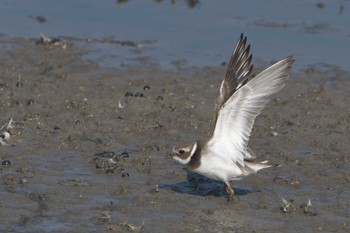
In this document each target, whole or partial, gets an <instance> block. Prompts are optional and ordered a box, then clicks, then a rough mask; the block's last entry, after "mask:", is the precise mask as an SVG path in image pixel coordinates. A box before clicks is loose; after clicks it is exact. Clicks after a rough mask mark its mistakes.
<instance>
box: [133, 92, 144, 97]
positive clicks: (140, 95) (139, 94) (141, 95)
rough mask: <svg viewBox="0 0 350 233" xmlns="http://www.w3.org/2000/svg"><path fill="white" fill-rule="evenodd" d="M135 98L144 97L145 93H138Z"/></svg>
mask: <svg viewBox="0 0 350 233" xmlns="http://www.w3.org/2000/svg"><path fill="white" fill-rule="evenodd" d="M134 96H135V97H143V93H142V92H136V93H135V95H134Z"/></svg>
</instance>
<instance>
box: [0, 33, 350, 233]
mask: <svg viewBox="0 0 350 233" xmlns="http://www.w3.org/2000/svg"><path fill="white" fill-rule="evenodd" d="M2 40H5V39H4V38H2ZM4 43H6V49H4V50H1V57H2V59H1V61H0V90H1V99H0V111H1V117H0V123H1V124H0V125H3V124H5V123H7V122H8V121H9V120H10V119H11V118H13V120H14V122H17V125H16V127H14V128H13V129H11V139H10V140H9V142H8V144H9V145H8V146H1V147H0V148H1V154H0V159H1V162H4V161H5V160H8V161H10V164H8V165H2V166H1V168H0V176H1V186H0V187H1V188H0V192H1V202H0V205H1V211H0V226H1V227H0V231H1V232H8V231H15V232H37V231H43V232H63V231H69V232H86V231H96V232H101V231H115V232H120V231H143V232H163V231H167V232H181V231H182V232H194V231H199V232H220V231H221V232H253V231H255V232H314V231H320V232H347V231H349V224H350V222H349V211H348V209H349V207H350V206H349V205H350V204H349V203H350V192H349V188H348V187H349V184H350V172H349V171H350V164H349V163H350V162H349V160H350V159H349V153H350V146H349V145H350V141H349V138H350V134H349V132H350V130H349V125H350V113H349V112H350V111H349V110H350V109H349V104H348V103H349V102H350V94H349V91H348V90H349V89H350V77H349V74H348V73H346V72H344V71H343V70H341V69H339V68H337V67H333V66H323V67H310V68H309V69H307V70H305V71H299V72H297V73H293V74H292V77H291V78H290V80H289V81H288V83H287V86H286V87H285V88H284V89H283V91H281V92H280V93H279V94H278V95H277V96H275V97H274V98H273V100H272V101H271V102H270V103H269V104H268V106H267V107H266V109H265V110H264V111H263V112H262V114H261V115H260V116H259V118H258V119H257V122H256V125H255V128H254V130H253V134H252V137H251V141H250V146H251V148H252V149H253V150H254V151H255V153H256V154H257V155H258V156H259V158H260V159H261V160H265V159H267V160H270V161H273V162H275V163H280V164H282V167H280V168H275V169H270V170H266V171H262V172H260V173H259V174H257V175H254V176H250V177H247V178H246V179H244V180H241V181H237V182H234V183H233V184H232V185H233V187H234V188H235V190H236V191H237V193H238V194H239V195H238V200H235V201H234V202H233V203H231V204H227V202H226V196H225V193H224V192H223V191H224V188H223V184H221V183H218V182H213V181H209V180H207V179H203V178H201V177H194V178H193V177H192V175H191V174H187V172H186V171H185V170H183V169H182V166H181V165H179V164H177V163H176V162H175V161H172V160H170V159H169V158H168V155H169V153H170V151H171V148H172V146H173V145H174V144H176V142H177V141H179V140H196V139H198V138H199V137H201V136H203V135H205V134H206V132H207V129H208V127H209V125H210V119H211V114H212V110H213V108H214V98H215V97H216V94H217V92H218V88H219V85H220V83H221V80H222V77H223V75H224V72H225V67H203V68H189V69H182V70H177V71H170V70H162V69H160V68H159V67H153V66H145V67H142V68H139V67H130V68H128V69H111V68H101V67H99V66H98V65H97V64H95V63H92V62H87V61H85V60H83V59H82V56H83V55H84V50H82V49H80V48H78V47H77V46H75V45H74V44H73V45H72V46H69V47H67V48H62V47H61V46H40V45H35V41H34V40H25V39H21V38H18V39H12V40H9V39H6V41H5V42H4ZM9 48H11V49H9ZM127 93H129V94H127ZM131 93H132V95H131ZM136 93H139V94H136ZM141 93H142V96H141ZM124 151H126V152H127V153H128V157H125V158H124V157H119V156H117V155H121V154H122V152H124ZM103 152H107V154H104V155H105V156H102V155H103V154H101V153H103ZM108 152H113V153H114V154H113V153H110V154H109V153H108ZM97 155H98V156H97ZM96 156H97V157H99V159H100V158H102V160H103V159H106V160H107V161H108V160H109V159H112V165H113V164H114V163H113V162H115V164H117V165H118V166H117V168H116V169H115V170H113V171H114V172H106V170H103V169H105V168H106V167H104V166H103V163H102V165H101V164H100V165H99V167H96V163H94V158H95V159H96ZM115 156H116V157H115ZM113 160H115V161H113ZM95 162H96V160H95ZM109 165H111V164H109ZM109 165H108V163H107V169H108V168H110V167H109ZM119 168H121V169H120V170H118V169H119ZM123 173H127V174H128V175H122V174H123ZM282 198H283V199H284V200H286V201H290V200H293V205H294V207H295V210H293V211H282V210H281V207H282V208H283V207H284V205H285V203H283V201H282V200H283V199H282ZM309 200H310V202H311V203H312V208H314V210H315V213H316V214H309V213H310V212H311V210H312V209H310V208H311V206H308V201H309ZM311 213H312V212H311Z"/></svg>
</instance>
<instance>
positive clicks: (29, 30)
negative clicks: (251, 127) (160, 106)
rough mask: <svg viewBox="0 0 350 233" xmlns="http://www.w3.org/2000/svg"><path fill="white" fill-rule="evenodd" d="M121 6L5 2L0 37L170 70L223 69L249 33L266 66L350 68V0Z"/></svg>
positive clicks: (108, 61) (116, 62)
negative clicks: (65, 43) (75, 45)
mask: <svg viewBox="0 0 350 233" xmlns="http://www.w3.org/2000/svg"><path fill="white" fill-rule="evenodd" d="M117 2H118V1H102V2H98V3H97V2H96V1H82V0H76V1H56V2H51V1H50V2H48V1H44V0H39V1H38V0H35V1H32V0H29V1H13V0H11V1H4V2H3V4H2V7H1V8H0V28H1V30H0V32H1V33H4V34H6V35H8V36H12V37H18V36H19V37H31V38H38V37H39V35H40V33H44V34H46V35H48V36H60V37H69V38H70V39H72V37H74V38H75V40H76V41H81V42H82V39H83V41H84V40H85V41H87V40H88V39H91V40H90V41H91V42H90V43H85V44H87V46H89V48H90V49H91V52H90V53H89V54H87V55H86V56H87V57H88V58H90V59H92V60H94V61H98V62H99V64H101V65H104V66H109V67H116V66H120V65H123V66H125V65H135V64H140V63H141V64H143V63H145V62H146V63H147V64H150V63H151V64H160V65H161V66H163V67H167V68H169V67H174V66H175V67H178V66H179V67H180V68H184V67H189V66H193V65H194V66H200V67H202V66H204V65H214V66H216V65H220V64H221V63H222V62H226V61H227V60H228V58H229V55H230V52H231V51H232V48H233V46H234V43H235V41H236V39H237V38H238V36H239V34H240V33H242V32H243V33H245V34H246V35H247V36H248V38H249V41H250V42H251V43H252V46H253V47H252V48H253V51H254V55H255V63H257V64H259V65H261V64H262V63H264V62H266V61H270V60H273V59H279V58H282V57H284V56H286V55H289V54H292V55H294V56H295V57H296V60H297V63H296V67H298V68H305V67H307V66H308V65H310V64H317V63H327V64H331V65H339V66H340V67H342V68H343V69H346V70H349V69H350V67H349V62H348V54H349V52H350V49H349V48H350V47H349V39H350V29H349V27H348V18H349V9H350V3H349V1H342V0H340V1H324V2H320V1H313V0H312V1H310V0H309V1H297V2H289V1H277V0H275V1H265V2H264V3H261V2H260V1H228V0H219V1H199V3H198V4H195V5H194V7H192V8H191V7H189V5H188V3H187V2H189V1H184V0H183V1H175V2H176V3H175V4H172V3H171V1H160V3H157V2H156V1H126V3H120V4H117ZM194 2H195V1H194ZM62 12H64V13H62ZM40 16H41V17H43V18H44V19H45V21H44V22H42V23H40V22H39V20H40V19H37V17H40ZM120 41H130V42H134V43H136V46H130V45H129V46H128V45H124V46H122V45H120V44H119V43H117V42H120ZM264 64H266V63H264Z"/></svg>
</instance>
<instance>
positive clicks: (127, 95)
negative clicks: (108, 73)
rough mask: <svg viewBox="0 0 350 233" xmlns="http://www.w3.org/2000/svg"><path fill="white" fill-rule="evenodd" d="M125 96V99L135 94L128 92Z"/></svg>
mask: <svg viewBox="0 0 350 233" xmlns="http://www.w3.org/2000/svg"><path fill="white" fill-rule="evenodd" d="M124 96H125V97H129V96H134V93H132V92H131V91H127V92H126V93H125V95H124Z"/></svg>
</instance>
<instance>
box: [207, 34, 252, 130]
mask: <svg viewBox="0 0 350 233" xmlns="http://www.w3.org/2000/svg"><path fill="white" fill-rule="evenodd" d="M246 43H247V37H245V36H244V35H243V34H241V36H240V37H239V40H238V42H237V44H236V47H235V49H234V50H233V53H232V56H231V58H230V61H229V63H228V66H227V70H226V75H225V78H224V80H223V81H222V83H221V87H220V93H219V95H218V97H217V98H216V104H215V112H214V120H213V122H212V127H211V129H210V131H209V133H210V134H211V133H213V131H214V128H215V124H216V120H217V117H218V112H219V110H220V108H221V106H222V105H223V104H224V103H225V102H226V101H227V100H228V99H229V98H230V97H231V96H232V94H233V93H234V92H235V91H236V90H237V89H239V88H240V87H242V86H243V85H244V84H245V83H247V82H248V80H249V78H250V73H251V71H252V69H253V65H252V64H251V60H252V55H251V54H250V53H249V50H250V45H248V46H247V45H246Z"/></svg>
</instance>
